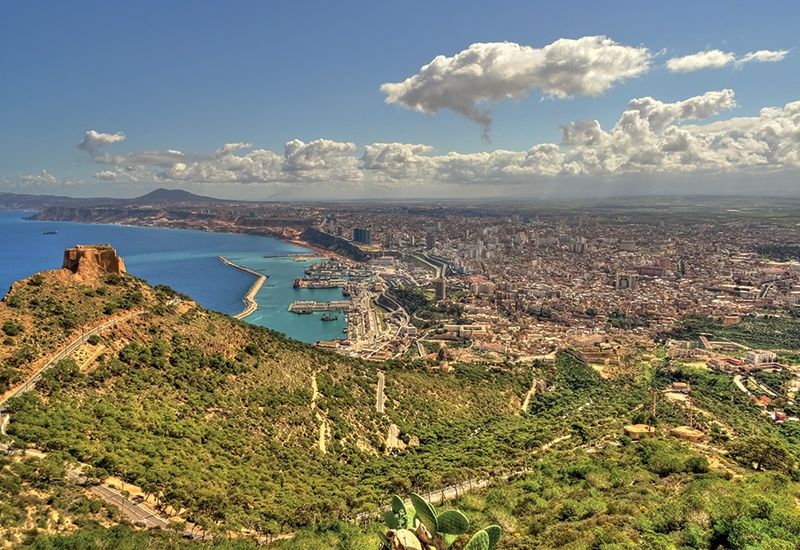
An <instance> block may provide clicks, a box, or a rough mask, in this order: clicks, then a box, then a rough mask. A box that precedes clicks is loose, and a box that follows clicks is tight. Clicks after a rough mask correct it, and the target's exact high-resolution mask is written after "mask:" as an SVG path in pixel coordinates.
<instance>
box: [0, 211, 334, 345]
mask: <svg viewBox="0 0 800 550" xmlns="http://www.w3.org/2000/svg"><path fill="white" fill-rule="evenodd" d="M31 214H32V213H31V212H7V211H6V212H0V294H5V292H6V291H7V289H8V288H9V287H10V286H11V284H12V283H13V282H14V281H16V280H19V279H22V278H24V277H28V276H30V275H32V274H34V273H36V272H38V271H44V270H48V269H56V268H59V267H61V262H62V260H63V257H64V249H66V248H69V247H71V246H75V245H76V244H96V243H107V244H110V245H111V246H113V247H114V248H115V249H116V250H117V253H118V254H119V255H120V256H122V258H123V259H124V260H125V265H126V267H127V269H128V272H129V273H131V274H132V275H135V276H136V277H139V278H140V279H144V280H146V281H147V282H148V283H150V284H151V285H157V284H165V285H168V286H170V287H172V288H174V289H175V290H177V291H179V292H182V293H184V294H188V295H189V296H191V297H192V298H193V299H194V300H196V301H197V302H198V303H199V304H200V305H202V306H203V307H205V308H208V309H212V310H215V311H220V312H223V313H227V314H235V313H238V312H239V311H241V310H242V309H243V307H244V305H243V302H242V298H243V297H244V295H245V294H246V293H247V291H248V290H249V288H250V287H251V286H252V284H253V282H254V278H253V276H252V275H248V274H246V273H243V272H241V271H239V270H238V269H234V268H232V267H229V266H226V265H225V264H223V263H222V262H221V261H220V260H219V256H225V257H227V258H228V259H229V260H231V261H232V262H235V263H238V264H241V265H244V266H247V267H249V268H250V269H253V270H255V271H258V272H259V273H263V274H264V275H267V277H268V279H267V281H266V282H265V283H264V286H262V287H261V290H260V291H259V293H258V295H257V296H256V300H257V301H258V305H259V309H258V310H257V311H256V312H255V313H253V314H252V315H250V316H249V317H247V318H246V319H245V321H246V322H249V323H253V324H255V325H260V326H263V327H268V328H270V329H273V330H276V331H278V332H282V333H283V334H286V335H287V336H289V337H291V338H295V339H297V340H300V341H303V342H317V341H320V340H334V339H337V338H342V337H344V334H343V331H344V329H346V327H347V321H346V318H345V316H344V314H338V319H336V320H334V321H322V320H321V316H322V314H321V313H312V314H310V315H297V314H294V313H290V312H289V311H288V310H287V308H288V306H289V304H290V303H291V302H292V301H294V300H318V301H327V300H341V299H342V293H341V291H340V290H339V289H296V288H293V287H292V284H293V282H294V278H295V277H301V276H302V275H303V271H304V269H305V267H306V266H308V265H309V264H311V263H314V262H318V261H320V260H319V259H317V258H315V259H306V260H303V261H295V257H296V256H298V255H305V254H313V251H312V250H309V249H307V248H303V247H301V246H297V245H294V244H291V243H287V242H283V241H280V240H277V239H271V238H268V237H259V236H255V235H240V234H234V233H210V232H206V231H193V230H186V229H168V228H160V227H134V226H125V225H109V224H85V223H72V222H51V221H34V220H27V219H25V218H26V217H28V216H30V215H31ZM47 232H55V234H46V233H47Z"/></svg>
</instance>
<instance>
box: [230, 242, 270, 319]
mask: <svg viewBox="0 0 800 550" xmlns="http://www.w3.org/2000/svg"><path fill="white" fill-rule="evenodd" d="M219 260H220V261H221V262H222V263H224V264H225V265H227V266H230V267H232V268H234V269H238V270H239V271H242V272H244V273H247V274H248V275H252V276H253V277H255V278H256V281H255V282H254V283H253V286H251V287H250V290H248V291H247V294H245V295H244V298H242V301H243V302H244V309H243V310H242V311H240V312H239V313H237V314H236V315H234V316H233V317H234V318H235V319H244V318H245V317H247V316H248V315H252V314H253V313H255V311H256V310H257V309H258V302H257V301H256V294H258V291H259V290H261V287H262V286H263V285H264V281H266V280H267V276H266V275H264V274H263V273H259V272H258V271H255V270H253V269H250V268H249V267H245V266H243V265H239V264H237V263H234V262H232V261H230V260H229V259H228V258H226V257H225V256H219Z"/></svg>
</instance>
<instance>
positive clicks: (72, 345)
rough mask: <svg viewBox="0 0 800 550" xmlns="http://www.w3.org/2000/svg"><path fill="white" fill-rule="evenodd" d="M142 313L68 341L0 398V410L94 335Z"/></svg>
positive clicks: (107, 324)
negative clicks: (18, 384)
mask: <svg viewBox="0 0 800 550" xmlns="http://www.w3.org/2000/svg"><path fill="white" fill-rule="evenodd" d="M142 313H144V312H143V311H132V312H130V313H127V314H126V315H123V316H121V317H116V318H114V319H109V320H108V321H106V322H104V323H103V324H101V325H98V326H96V327H95V328H93V329H91V330H88V331H86V332H83V333H81V335H80V336H78V337H77V338H74V339H72V340H70V342H69V343H68V344H67V345H66V346H65V347H64V348H62V349H61V351H59V352H58V353H56V354H55V355H54V356H53V357H51V358H50V360H49V361H47V363H45V364H44V365H43V366H42V367H41V368H40V369H38V370H37V371H36V372H34V373H33V374H31V375H30V376H29V377H28V379H27V380H25V382H23V383H22V384H21V385H20V386H17V387H16V388H14V389H13V390H11V391H10V392H8V393H6V394H5V395H4V396H2V397H0V410H2V409H3V407H4V406H5V404H6V402H7V401H8V400H9V399H11V398H12V397H16V396H18V395H20V394H23V393H25V392H26V391H29V390H30V389H31V388H33V386H35V385H36V382H37V381H38V380H39V378H41V377H42V374H44V373H45V372H47V371H48V370H49V369H51V368H52V367H54V366H55V365H56V364H57V363H58V362H59V361H61V360H62V359H64V358H66V357H68V356H69V355H70V354H71V353H72V352H74V351H75V350H76V349H78V347H80V346H81V345H82V344H84V343H85V342H86V341H87V340H88V339H89V338H90V337H92V336H94V335H95V334H98V333H100V332H102V331H104V330H105V329H107V328H109V327H113V326H114V325H116V324H117V323H121V322H123V321H127V320H128V319H131V318H132V317H136V316H137V315H141V314H142Z"/></svg>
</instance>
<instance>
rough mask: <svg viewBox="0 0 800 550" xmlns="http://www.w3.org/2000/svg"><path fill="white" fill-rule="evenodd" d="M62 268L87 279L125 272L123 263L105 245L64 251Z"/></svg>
mask: <svg viewBox="0 0 800 550" xmlns="http://www.w3.org/2000/svg"><path fill="white" fill-rule="evenodd" d="M63 268H64V269H68V270H70V271H71V272H72V273H74V274H76V275H78V276H80V277H87V278H90V277H97V276H99V275H108V274H113V275H122V274H123V273H125V272H126V271H125V261H124V260H123V259H122V258H120V257H119V256H118V255H117V251H116V250H114V248H112V247H111V245H107V244H95V245H80V244H79V245H76V246H75V247H73V248H68V249H66V250H65V251H64V264H63Z"/></svg>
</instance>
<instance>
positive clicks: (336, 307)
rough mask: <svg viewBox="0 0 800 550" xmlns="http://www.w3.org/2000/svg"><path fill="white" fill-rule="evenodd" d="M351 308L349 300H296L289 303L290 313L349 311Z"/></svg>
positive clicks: (351, 303)
mask: <svg viewBox="0 0 800 550" xmlns="http://www.w3.org/2000/svg"><path fill="white" fill-rule="evenodd" d="M352 309H353V302H351V301H350V300H338V301H333V302H314V301H310V300H309V301H298V302H292V303H291V304H289V311H291V312H292V313H312V312H314V311H344V312H347V311H350V310H352Z"/></svg>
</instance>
